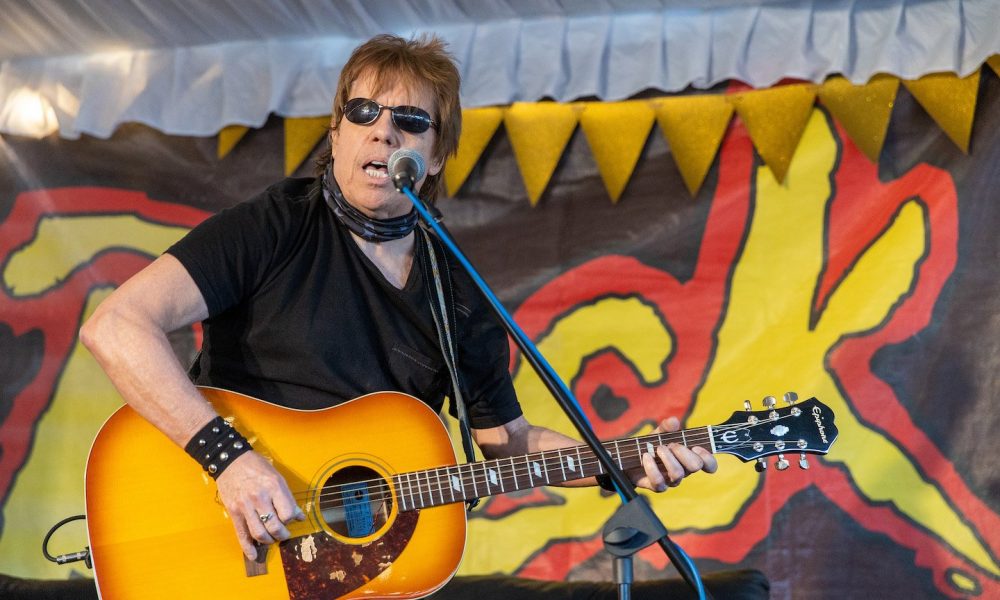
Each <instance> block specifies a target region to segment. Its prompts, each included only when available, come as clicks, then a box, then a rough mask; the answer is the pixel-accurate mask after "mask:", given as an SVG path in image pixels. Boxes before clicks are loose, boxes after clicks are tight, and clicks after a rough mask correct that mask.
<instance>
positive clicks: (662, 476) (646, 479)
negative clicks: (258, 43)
mask: <svg viewBox="0 0 1000 600" xmlns="http://www.w3.org/2000/svg"><path fill="white" fill-rule="evenodd" d="M680 427H681V423H680V421H679V420H677V417H670V418H669V419H664V420H663V421H662V422H661V423H660V426H659V427H657V428H656V430H655V431H654V432H653V433H665V432H669V431H677V430H679V429H680ZM655 453H656V457H655V458H654V456H653V455H652V454H650V453H648V452H644V453H643V454H642V469H632V470H630V471H629V472H628V475H629V477H630V478H631V479H632V481H633V482H635V484H636V485H637V486H639V487H641V488H646V489H647V490H653V491H654V492H662V491H665V490H666V489H667V488H668V487H675V486H677V485H679V484H680V482H681V480H683V479H684V478H685V477H687V476H688V475H690V474H692V473H697V472H698V471H704V472H706V473H715V471H716V470H717V469H718V468H719V463H718V462H716V460H715V456H713V455H712V453H711V452H709V451H708V450H706V449H705V448H702V447H701V446H693V447H691V448H688V447H687V446H684V445H683V444H678V443H671V444H667V445H665V446H657V447H656V449H655ZM657 459H659V462H657Z"/></svg>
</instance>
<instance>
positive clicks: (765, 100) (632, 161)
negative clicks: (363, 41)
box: [217, 55, 1000, 206]
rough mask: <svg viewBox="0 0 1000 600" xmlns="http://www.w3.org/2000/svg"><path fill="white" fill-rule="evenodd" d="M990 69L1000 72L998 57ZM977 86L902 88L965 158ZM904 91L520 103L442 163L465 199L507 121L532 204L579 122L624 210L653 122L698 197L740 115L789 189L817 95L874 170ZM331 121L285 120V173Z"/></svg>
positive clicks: (970, 79)
mask: <svg viewBox="0 0 1000 600" xmlns="http://www.w3.org/2000/svg"><path fill="white" fill-rule="evenodd" d="M987 62H988V63H989V65H990V67H991V68H993V69H994V70H1000V55H997V56H993V57H991V58H990V59H989V60H988V61H987ZM998 75H1000V72H998ZM979 78H980V73H979V72H978V71H977V72H975V73H973V74H971V75H969V76H967V77H964V78H959V77H956V76H954V75H947V74H938V75H929V76H927V77H923V78H921V79H919V80H917V81H906V82H904V84H905V86H906V89H907V90H908V91H909V92H910V93H911V94H912V95H913V97H915V98H916V99H917V101H918V102H919V103H920V105H921V106H922V107H923V108H924V109H925V110H926V111H927V113H928V114H929V115H930V116H931V117H932V118H933V119H934V121H935V122H936V123H937V124H938V125H939V126H940V127H941V128H942V129H943V130H944V131H945V133H947V135H948V137H949V138H951V139H952V141H954V143H955V144H956V145H957V146H958V147H959V148H961V149H962V150H963V151H964V152H968V150H969V140H970V137H971V132H972V127H973V124H974V123H973V121H974V116H975V110H976V100H977V94H978V90H979ZM898 89H899V79H898V78H896V77H894V76H891V75H877V76H875V77H874V78H873V79H872V80H871V81H869V82H868V83H865V84H863V85H854V84H852V83H851V82H849V81H847V80H846V79H844V78H843V77H832V78H830V79H828V80H827V81H826V82H824V83H823V84H822V85H820V86H815V85H813V84H792V85H784V86H778V87H775V88H771V89H767V90H749V91H744V92H740V93H736V94H730V95H720V94H712V95H684V96H672V97H664V98H653V99H648V100H627V101H621V102H574V103H568V104H565V103H555V102H538V103H532V102H521V103H516V104H514V105H512V106H510V107H483V108H471V109H465V110H463V111H462V115H463V117H462V118H463V123H462V136H461V138H460V140H459V145H458V151H457V153H456V155H455V156H452V157H450V158H449V159H448V161H447V162H446V163H445V169H444V179H445V186H446V190H447V193H448V195H450V196H454V195H456V194H458V193H459V190H460V189H461V187H462V185H463V184H464V183H465V182H466V180H467V179H468V177H469V175H470V173H472V171H473V169H474V168H475V166H476V164H477V163H478V162H479V160H481V157H482V154H483V151H484V150H485V149H486V147H487V145H488V144H489V142H490V140H492V139H493V138H494V136H495V135H496V133H497V131H498V129H499V127H500V124H501V123H503V124H504V129H505V130H506V135H507V137H508V140H509V141H510V143H511V145H512V146H513V147H514V153H515V156H516V157H517V158H518V165H519V167H520V169H519V170H520V175H521V178H522V180H523V181H524V186H525V189H526V191H527V196H528V199H529V201H530V203H531V204H532V205H533V206H534V205H536V204H537V203H538V202H539V200H540V198H541V196H542V194H543V193H544V192H545V189H546V188H547V186H548V185H549V182H550V180H551V178H552V175H553V173H554V172H555V169H556V167H557V166H558V164H559V160H560V158H561V157H562V155H563V152H564V151H565V148H566V144H567V143H568V142H569V140H570V139H571V138H572V135H573V132H574V131H575V129H576V125H577V123H578V122H579V123H580V125H581V128H582V129H583V132H584V135H585V137H586V140H587V143H588V145H589V147H590V151H591V155H592V156H593V158H594V162H595V164H596V165H597V168H598V172H599V173H600V176H601V179H602V180H603V182H604V186H605V189H606V190H607V193H608V197H609V198H610V199H611V201H612V202H613V203H617V202H618V200H619V199H621V197H622V195H623V194H624V192H625V189H626V188H627V186H628V182H629V179H630V178H631V177H632V176H633V173H634V171H635V168H636V166H637V165H638V163H639V161H640V160H641V157H642V154H643V150H644V148H645V145H646V142H647V140H648V137H649V133H650V129H651V127H652V125H653V122H654V121H655V122H656V124H658V125H659V128H660V130H661V132H662V133H663V135H664V138H665V139H666V140H667V143H668V144H669V146H670V149H671V156H672V158H673V160H674V162H675V164H676V165H677V168H678V170H679V171H680V173H681V175H682V179H683V181H684V185H685V187H686V188H687V189H688V191H689V193H690V194H691V195H692V196H694V195H697V193H698V191H699V189H700V188H701V185H702V182H703V181H704V178H705V175H706V173H707V172H708V170H709V168H710V166H711V165H712V162H713V161H714V160H715V157H716V154H717V152H718V149H719V145H720V143H721V141H722V139H723V136H724V135H725V132H726V130H727V127H728V126H729V122H730V119H731V117H732V113H733V111H734V109H735V111H736V112H738V113H739V117H740V120H741V121H742V122H743V123H745V124H746V126H747V130H748V131H749V133H750V137H751V139H752V140H753V143H754V146H755V147H756V149H757V152H758V153H759V155H760V157H761V160H762V161H763V162H764V164H765V165H767V166H768V168H769V169H770V170H771V172H772V173H773V174H774V176H775V178H776V179H777V180H778V181H779V182H782V181H784V177H785V174H786V173H787V171H788V166H789V164H790V162H791V160H792V157H793V155H794V153H795V148H796V147H797V145H798V141H799V139H800V137H801V134H802V131H803V129H804V127H805V123H806V121H807V119H808V117H809V114H810V111H811V109H812V106H813V104H814V101H815V98H816V97H817V96H818V98H819V100H820V102H821V103H822V104H823V106H824V107H825V108H826V110H827V111H829V113H830V115H831V116H832V117H833V118H834V119H835V120H836V121H837V122H838V123H839V124H840V125H841V126H843V128H844V130H845V131H846V133H847V135H848V137H849V138H850V139H851V141H853V142H854V143H855V144H856V145H857V146H858V148H859V149H860V150H861V151H862V152H863V153H864V155H865V156H867V157H868V158H869V159H870V160H872V161H873V162H877V161H878V157H879V154H880V152H881V149H882V145H883V144H884V143H885V139H886V135H887V132H888V128H889V123H890V119H891V116H892V111H893V107H894V105H895V102H896V96H897V93H898ZM328 119H329V117H328V116H324V117H315V118H306V119H286V120H285V157H286V163H285V173H286V174H290V173H292V172H294V171H295V170H296V169H298V168H299V167H300V166H301V164H302V161H303V160H305V158H306V157H307V156H308V155H309V154H310V152H312V151H313V149H314V148H315V147H316V143H317V142H318V141H319V140H320V139H321V138H322V136H323V135H324V133H325V132H326V130H327V125H328ZM246 132H247V128H246V127H242V126H231V127H227V128H225V129H224V130H222V131H220V132H219V136H218V147H217V154H218V156H219V158H223V157H225V156H226V155H228V154H229V152H231V151H232V149H233V147H235V145H236V144H237V143H239V142H240V140H242V139H243V138H244V136H245V134H246Z"/></svg>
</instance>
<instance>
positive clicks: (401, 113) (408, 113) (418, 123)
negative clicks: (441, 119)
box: [392, 106, 431, 133]
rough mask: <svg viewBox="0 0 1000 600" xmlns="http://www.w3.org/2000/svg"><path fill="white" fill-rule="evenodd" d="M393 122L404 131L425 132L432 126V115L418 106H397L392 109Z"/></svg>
mask: <svg viewBox="0 0 1000 600" xmlns="http://www.w3.org/2000/svg"><path fill="white" fill-rule="evenodd" d="M392 122H393V123H395V124H396V127H399V128H400V129H402V130H403V131H408V132H410V133H423V132H425V131H427V129H428V128H430V126H431V116H430V115H429V114H427V111H425V110H424V109H422V108H417V107H416V106H397V107H395V108H393V109H392Z"/></svg>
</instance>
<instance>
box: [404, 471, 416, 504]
mask: <svg viewBox="0 0 1000 600" xmlns="http://www.w3.org/2000/svg"><path fill="white" fill-rule="evenodd" d="M406 489H408V490H409V494H410V510H416V508H417V502H416V500H415V499H414V498H413V477H412V476H411V475H410V474H409V473H407V474H406Z"/></svg>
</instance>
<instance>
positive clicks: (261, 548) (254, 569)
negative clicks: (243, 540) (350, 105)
mask: <svg viewBox="0 0 1000 600" xmlns="http://www.w3.org/2000/svg"><path fill="white" fill-rule="evenodd" d="M253 545H254V547H255V548H257V558H256V559H255V560H250V559H249V558H247V556H246V554H244V555H243V567H244V568H245V569H246V571H247V577H257V576H258V575H267V551H268V550H269V549H270V546H265V545H264V544H258V543H257V542H254V543H253Z"/></svg>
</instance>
